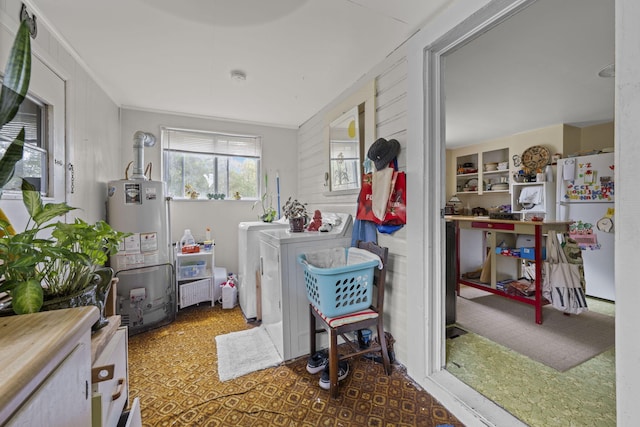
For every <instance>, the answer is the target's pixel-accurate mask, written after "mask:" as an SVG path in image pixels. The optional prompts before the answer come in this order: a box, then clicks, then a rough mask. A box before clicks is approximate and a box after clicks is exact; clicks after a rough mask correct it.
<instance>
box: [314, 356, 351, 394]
mask: <svg viewBox="0 0 640 427" xmlns="http://www.w3.org/2000/svg"><path fill="white" fill-rule="evenodd" d="M347 375H349V362H347V361H346V360H343V361H341V362H339V363H338V381H342V380H343V379H345V378H347ZM319 384H320V388H322V389H324V390H329V389H330V388H331V380H330V379H329V365H327V367H326V368H324V371H322V375H320V382H319Z"/></svg>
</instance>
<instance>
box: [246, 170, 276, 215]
mask: <svg viewBox="0 0 640 427" xmlns="http://www.w3.org/2000/svg"><path fill="white" fill-rule="evenodd" d="M267 182H268V178H267V174H265V175H264V188H265V190H264V193H262V197H260V200H256V202H255V203H254V204H253V206H252V207H251V209H254V208H255V207H256V206H257V205H258V204H260V206H262V215H260V219H261V220H262V221H264V222H273V220H275V219H276V216H277V215H278V213H277V212H276V210H275V209H274V208H273V195H272V194H271V193H269V192H268V187H267Z"/></svg>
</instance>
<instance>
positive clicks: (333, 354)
mask: <svg viewBox="0 0 640 427" xmlns="http://www.w3.org/2000/svg"><path fill="white" fill-rule="evenodd" d="M329 337H330V338H329V381H330V383H329V384H330V386H329V391H330V393H331V397H332V398H334V399H335V398H337V397H338V369H339V360H338V334H337V333H336V331H335V330H333V329H331V330H330V332H329Z"/></svg>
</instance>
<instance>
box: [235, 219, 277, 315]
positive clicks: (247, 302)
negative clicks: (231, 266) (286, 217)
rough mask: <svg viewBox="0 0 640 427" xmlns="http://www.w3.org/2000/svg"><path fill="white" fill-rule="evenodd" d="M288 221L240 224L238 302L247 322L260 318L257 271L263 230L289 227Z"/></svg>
mask: <svg viewBox="0 0 640 427" xmlns="http://www.w3.org/2000/svg"><path fill="white" fill-rule="evenodd" d="M288 227H289V223H287V222H284V221H283V222H280V221H276V222H263V221H248V222H241V223H240V224H239V225H238V269H239V271H238V302H239V304H240V309H241V310H242V314H243V315H244V317H245V319H246V320H247V322H254V321H256V320H260V319H259V317H260V316H259V313H258V304H257V301H258V299H259V297H260V295H259V294H258V289H257V288H256V272H259V270H260V238H259V235H258V233H260V231H262V230H274V229H284V228H288Z"/></svg>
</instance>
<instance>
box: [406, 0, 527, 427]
mask: <svg viewBox="0 0 640 427" xmlns="http://www.w3.org/2000/svg"><path fill="white" fill-rule="evenodd" d="M536 1H537V0H492V1H489V0H478V1H475V2H474V4H473V5H469V4H468V3H467V2H465V4H464V5H457V7H455V6H454V7H452V8H450V9H448V10H447V11H445V12H444V13H443V14H442V16H441V19H439V20H438V21H437V22H434V23H431V25H430V26H429V28H425V29H424V30H423V31H421V32H419V33H418V34H416V36H414V37H413V38H412V39H411V40H410V41H409V43H408V47H407V49H408V50H407V62H408V87H409V90H408V94H407V102H408V129H407V140H408V141H411V143H410V144H408V147H407V177H408V179H409V182H411V184H412V189H411V192H412V194H414V195H415V196H414V200H415V203H412V204H410V205H409V206H408V207H407V209H408V217H409V218H410V221H408V232H407V246H408V248H407V249H408V250H407V279H408V280H407V284H408V295H412V296H413V297H412V298H410V299H409V300H408V301H407V309H408V311H407V312H408V322H409V323H408V327H411V328H417V329H416V334H415V335H414V338H415V345H416V347H415V348H416V349H418V351H411V352H409V353H410V354H409V357H408V361H407V371H408V373H409V375H410V376H411V377H412V378H413V379H414V380H416V381H417V382H418V383H419V384H420V385H421V386H422V387H424V388H425V390H427V391H428V392H429V393H430V394H431V395H433V396H434V397H435V398H436V399H438V400H439V401H440V402H441V403H442V404H443V405H445V406H446V407H447V408H448V409H450V410H451V411H452V413H454V414H455V415H456V416H457V417H458V418H459V419H460V420H461V421H462V422H463V423H465V424H467V425H512V426H516V425H524V424H522V423H521V422H520V421H519V420H518V419H516V418H515V417H513V416H512V415H511V414H509V413H508V412H507V411H505V410H504V409H502V408H500V407H499V406H498V405H496V404H495V403H493V402H492V401H490V400H488V399H487V398H485V397H484V396H482V395H481V394H480V393H478V392H477V391H475V390H474V389H472V388H471V387H469V386H467V385H466V384H464V383H463V382H462V381H460V380H458V379H457V378H455V377H454V376H453V375H451V374H450V373H449V372H447V371H446V370H445V369H444V366H445V363H446V355H445V351H446V345H445V324H446V321H445V287H444V285H443V284H444V283H445V271H446V270H445V268H446V267H445V255H444V254H445V239H444V236H445V222H444V219H443V218H442V216H441V210H442V209H443V207H444V205H445V200H446V199H445V197H446V193H445V186H444V182H445V172H446V168H445V164H446V163H445V157H446V149H445V99H444V93H443V88H444V81H443V73H444V61H445V58H444V57H445V56H446V55H447V54H450V53H452V52H454V51H455V50H456V49H458V48H460V47H462V46H464V45H465V44H466V43H468V42H469V41H471V40H473V39H475V38H476V37H478V36H480V35H482V34H483V33H485V32H487V31H489V30H490V29H491V28H493V27H495V26H496V25H498V24H500V23H501V22H503V21H504V20H506V19H508V18H509V17H511V16H513V15H514V14H516V13H518V12H520V11H521V10H523V9H524V8H526V7H528V6H530V5H531V4H533V3H535V2H536ZM441 30H442V31H441ZM438 31H440V34H438ZM412 339H413V338H412Z"/></svg>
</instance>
